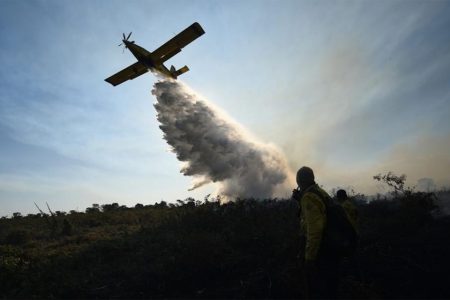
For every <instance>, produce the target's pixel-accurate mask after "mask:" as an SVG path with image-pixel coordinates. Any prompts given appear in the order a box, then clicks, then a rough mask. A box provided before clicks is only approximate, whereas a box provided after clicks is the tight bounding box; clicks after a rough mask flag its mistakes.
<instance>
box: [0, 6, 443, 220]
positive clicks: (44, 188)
mask: <svg viewBox="0 0 450 300" xmlns="http://www.w3.org/2000/svg"><path fill="white" fill-rule="evenodd" d="M194 21H198V22H199V23H200V24H201V25H202V26H203V28H204V29H205V31H206V34H205V35H203V36H202V37H201V38H199V39H198V40H196V41H195V42H193V43H192V44H190V45H189V46H187V47H186V48H184V49H183V51H182V52H181V53H180V54H178V55H177V56H175V57H174V58H172V59H171V60H170V61H169V62H168V65H170V64H174V65H175V66H178V67H181V66H183V65H185V64H187V65H188V66H189V67H190V69H191V71H190V72H188V73H186V74H184V75H183V76H182V77H181V80H182V81H183V82H185V83H186V84H188V85H189V86H190V87H191V88H192V89H194V90H195V91H196V92H198V93H200V94H201V95H203V96H204V97H206V98H208V99H209V100H210V101H211V102H213V103H214V104H215V105H217V106H218V107H220V108H222V109H223V110H224V111H225V112H227V114H228V115H230V116H231V117H232V118H233V119H234V120H236V121H237V122H238V123H240V124H242V125H243V126H244V127H245V128H247V129H248V130H249V131H250V132H252V133H253V135H254V136H256V137H257V138H258V139H260V140H261V141H263V142H267V143H272V144H274V145H276V146H277V147H278V148H279V149H280V150H281V151H283V152H284V153H285V155H286V157H287V159H288V161H289V164H290V167H291V168H292V171H293V172H295V170H296V169H297V168H298V167H300V166H302V165H309V166H311V167H313V169H314V170H315V171H316V177H317V179H318V182H319V183H321V184H323V185H324V186H325V187H326V188H328V189H331V188H333V187H336V186H341V187H346V186H352V187H354V188H355V189H356V190H358V191H362V192H365V193H373V192H377V191H379V187H377V186H376V183H375V182H374V181H373V180H372V179H371V176H372V175H374V174H377V173H379V172H387V171H390V170H392V171H394V172H397V173H406V174H407V175H408V183H409V184H411V185H413V184H415V183H416V181H417V180H418V179H420V178H423V177H429V178H433V179H434V180H435V182H436V183H437V185H438V186H442V185H449V184H450V155H449V153H450V152H449V149H450V121H449V120H450V107H449V106H450V84H449V83H450V43H449V41H450V31H449V30H448V28H450V1H286V0H283V1H262V0H261V1H127V2H124V1H101V0H97V1H8V0H3V1H1V2H0V40H1V41H2V42H1V47H0V65H1V66H2V68H1V69H0V154H1V156H0V215H7V214H11V213H12V212H14V211H21V212H24V213H28V212H35V209H34V204H33V202H34V201H35V202H37V203H41V204H42V203H44V202H45V201H48V202H49V204H50V205H51V207H53V208H54V209H55V210H58V209H60V210H66V211H68V210H70V209H79V210H84V209H85V208H86V207H87V206H90V205H91V204H92V203H100V204H102V203H111V202H119V203H121V204H125V205H129V206H130V205H134V204H136V203H138V202H139V203H144V204H148V203H154V202H156V201H161V200H166V201H174V200H175V199H178V198H180V199H184V198H186V197H188V196H193V197H197V198H202V197H203V196H204V195H206V194H208V193H210V192H212V191H213V190H214V187H213V186H211V185H210V186H207V187H204V188H202V189H199V190H196V191H194V192H188V191H187V189H188V188H189V187H190V178H186V177H183V176H182V174H180V172H179V170H180V164H179V162H178V161H177V160H176V157H175V155H174V154H173V153H171V152H170V151H169V150H168V146H167V144H166V143H165V141H164V140H163V139H162V133H161V132H160V130H159V128H158V123H157V121H156V112H155V110H154V108H153V102H154V101H155V99H154V98H153V96H152V95H151V93H150V91H151V88H152V85H153V83H154V81H155V80H156V79H155V77H153V76H152V75H151V74H147V75H144V76H141V77H140V78H138V79H135V80H133V81H129V82H127V83H125V84H123V85H120V86H118V87H112V86H110V85H109V84H107V83H105V82H104V81H103V80H104V78H106V77H108V76H109V75H111V74H113V73H115V72H117V71H119V70H120V69H122V68H123V67H126V66H128V65H129V64H131V63H133V62H134V57H133V56H132V55H131V54H130V53H129V52H128V51H126V52H125V53H124V54H122V50H121V49H120V48H119V47H117V45H118V44H119V43H120V39H121V35H122V32H126V33H128V32H129V31H132V32H133V35H132V40H135V41H136V43H138V44H139V45H141V46H143V47H145V48H147V49H148V50H150V51H152V50H155V49H156V48H157V47H158V46H159V45H161V44H162V43H164V42H165V41H166V40H167V39H169V38H171V37H172V36H173V35H174V34H176V33H178V32H179V31H180V30H182V29H184V28H185V27H187V26H188V25H190V24H191V23H193V22H194Z"/></svg>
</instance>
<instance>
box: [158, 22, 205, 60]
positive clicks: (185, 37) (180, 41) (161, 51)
mask: <svg viewBox="0 0 450 300" xmlns="http://www.w3.org/2000/svg"><path fill="white" fill-rule="evenodd" d="M204 33H205V31H204V30H203V28H202V26H200V24H198V23H197V22H195V23H194V24H192V25H191V26H189V27H188V28H186V29H185V30H183V31H182V32H180V33H179V34H177V35H176V36H174V37H173V38H172V39H170V40H169V41H168V42H167V43H165V44H164V45H162V46H161V47H159V48H158V49H156V50H155V51H154V52H152V54H151V55H152V58H153V59H154V60H155V61H159V62H160V63H163V62H165V61H166V60H168V59H169V58H171V57H172V56H174V55H175V54H177V53H178V52H180V51H181V48H183V47H185V46H186V45H188V44H189V43H191V42H192V41H193V40H195V39H196V38H198V37H199V36H201V35H202V34H204Z"/></svg>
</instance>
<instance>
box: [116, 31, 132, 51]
mask: <svg viewBox="0 0 450 300" xmlns="http://www.w3.org/2000/svg"><path fill="white" fill-rule="evenodd" d="M131 33H132V32H130V33H129V34H128V36H127V37H125V33H122V36H123V39H122V43H120V44H119V45H118V46H119V47H120V46H122V45H124V46H125V47H124V48H123V51H125V48H128V47H127V43H126V42H128V39H129V38H130V36H131ZM130 43H134V41H130Z"/></svg>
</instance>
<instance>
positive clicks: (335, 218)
mask: <svg viewBox="0 0 450 300" xmlns="http://www.w3.org/2000/svg"><path fill="white" fill-rule="evenodd" d="M297 184H298V188H297V189H295V190H294V191H293V194H292V198H294V199H296V200H297V201H299V204H300V209H301V212H300V222H301V232H302V235H303V240H304V243H303V245H304V255H303V257H302V259H303V260H304V263H303V270H304V276H305V282H306V287H305V288H306V296H307V298H312V299H334V298H337V291H338V286H339V268H340V263H341V260H342V258H343V257H344V256H348V255H351V254H352V252H354V249H355V248H356V242H357V237H356V231H355V229H354V228H353V226H352V224H351V223H350V221H349V220H348V218H347V214H346V213H345V211H344V209H343V208H342V206H341V205H339V204H338V203H337V202H335V201H334V200H333V199H332V198H331V197H330V196H329V195H328V194H327V192H325V191H324V190H323V189H321V188H320V187H319V186H318V185H317V184H316V183H315V181H314V172H313V170H312V169H311V168H308V167H302V168H300V170H298V172H297Z"/></svg>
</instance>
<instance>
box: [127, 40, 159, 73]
mask: <svg viewBox="0 0 450 300" xmlns="http://www.w3.org/2000/svg"><path fill="white" fill-rule="evenodd" d="M124 43H125V45H126V46H127V48H128V50H130V52H131V53H132V54H133V55H134V57H136V59H137V60H138V61H140V62H142V63H143V64H144V65H146V66H147V67H148V68H149V69H155V68H156V64H155V62H154V61H153V59H152V56H151V55H152V54H151V52H149V51H147V50H146V49H144V48H142V47H141V46H139V45H137V44H135V43H132V42H129V41H124Z"/></svg>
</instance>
